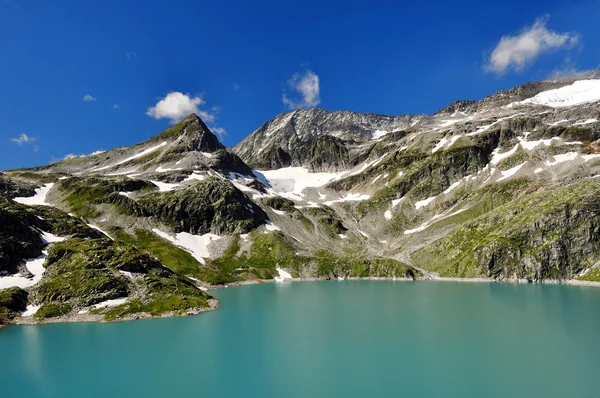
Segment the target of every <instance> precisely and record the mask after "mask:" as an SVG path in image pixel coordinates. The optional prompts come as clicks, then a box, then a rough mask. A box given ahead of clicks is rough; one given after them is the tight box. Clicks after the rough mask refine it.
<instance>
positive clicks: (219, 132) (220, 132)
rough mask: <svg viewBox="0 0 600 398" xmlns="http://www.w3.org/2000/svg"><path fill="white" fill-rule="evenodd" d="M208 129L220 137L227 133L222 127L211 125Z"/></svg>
mask: <svg viewBox="0 0 600 398" xmlns="http://www.w3.org/2000/svg"><path fill="white" fill-rule="evenodd" d="M210 129H211V131H212V132H213V133H215V134H216V135H218V136H219V137H220V138H223V137H225V136H226V135H227V130H225V129H224V128H223V127H211V128H210Z"/></svg>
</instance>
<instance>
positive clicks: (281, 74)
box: [0, 0, 600, 169]
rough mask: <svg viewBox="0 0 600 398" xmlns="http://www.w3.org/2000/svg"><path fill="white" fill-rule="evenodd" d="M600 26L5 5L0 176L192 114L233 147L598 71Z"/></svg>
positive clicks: (388, 7)
mask: <svg viewBox="0 0 600 398" xmlns="http://www.w3.org/2000/svg"><path fill="white" fill-rule="evenodd" d="M415 3H416V4H415ZM492 3H493V4H492ZM599 20H600V1H598V0H594V1H570V2H569V1H552V0H548V1H544V2H537V1H535V2H534V1H531V2H528V1H524V0H521V1H504V2H482V1H453V2H444V3H438V2H433V1H419V2H405V3H403V2H398V1H390V2H378V1H370V2H365V1H326V0H320V1H313V0H307V1H302V2H283V1H269V2H267V1H255V2H246V1H219V2H206V1H178V0H171V1H160V2H159V1H124V0H121V1H112V0H105V1H102V2H92V1H79V0H74V1H61V0H56V1H33V0H0V37H1V39H0V54H1V57H0V60H1V61H0V76H2V79H1V80H0V169H10V168H16V167H25V166H34V165H42V164H46V163H48V162H50V161H52V160H56V159H61V158H63V157H64V156H66V155H67V154H76V155H79V154H88V153H91V152H93V151H96V150H103V149H104V150H105V149H110V148H114V147H117V146H122V145H131V144H134V143H137V142H140V141H143V140H145V139H147V138H149V137H150V136H152V135H156V134H158V133H159V132H160V131H162V130H163V129H164V128H166V127H167V126H168V125H169V123H172V122H173V121H174V120H177V119H178V118H180V117H181V115H182V114H183V113H184V112H187V111H189V110H190V109H192V110H195V109H197V110H198V111H199V112H200V113H201V114H202V115H203V116H204V117H205V118H207V119H209V120H210V125H211V126H212V127H213V128H215V129H216V130H217V131H220V132H221V133H222V134H221V136H222V141H223V142H224V143H225V144H226V145H235V144H236V143H237V142H238V141H239V140H241V139H242V138H243V137H245V136H246V135H248V134H249V133H250V132H252V131H253V130H254V129H256V128H257V127H259V126H260V124H262V123H263V122H264V121H266V120H268V119H271V118H273V117H275V116H276V115H277V114H279V113H281V112H285V111H288V110H289V109H290V108H294V107H311V106H319V107H322V108H325V109H328V110H353V111H357V112H376V113H382V114H390V115H398V114H404V113H419V114H420V113H432V112H434V111H436V110H438V109H440V108H442V107H444V106H445V105H446V104H448V103H450V102H452V101H453V100H456V99H478V98H481V97H484V96H486V95H488V94H491V93H493V92H495V91H498V90H500V89H506V88H510V87H513V86H515V85H518V84H521V83H523V82H526V81H530V80H538V79H545V78H548V77H550V76H552V75H554V74H561V73H575V72H578V71H584V70H590V69H595V68H597V67H598V66H599V65H600V59H599V56H598V54H600V41H599V40H597V39H598V37H600V27H599V26H598V21H599ZM161 101H162V102H161Z"/></svg>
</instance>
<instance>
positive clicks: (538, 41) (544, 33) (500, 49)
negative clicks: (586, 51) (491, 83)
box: [485, 17, 579, 74]
mask: <svg viewBox="0 0 600 398" xmlns="http://www.w3.org/2000/svg"><path fill="white" fill-rule="evenodd" d="M547 22H548V17H543V18H540V19H538V20H537V21H536V22H535V23H534V24H533V25H532V26H528V27H526V28H524V29H523V30H522V31H521V33H519V34H517V35H514V36H510V35H508V36H503V37H502V38H501V39H500V41H499V42H498V44H497V45H496V48H495V49H494V51H493V52H492V53H491V55H490V57H489V60H488V63H487V65H486V67H485V69H486V71H487V72H493V73H496V74H502V73H504V72H506V70H508V69H511V68H512V69H514V70H516V71H520V70H522V69H523V68H525V67H526V66H528V65H530V64H531V63H533V62H534V61H535V59H536V58H537V57H538V56H540V55H541V54H544V53H548V52H551V51H555V50H559V49H563V48H571V47H573V46H574V45H575V44H577V42H578V40H579V37H578V35H577V34H575V33H573V32H564V33H558V32H554V31H551V30H548V28H546V23H547Z"/></svg>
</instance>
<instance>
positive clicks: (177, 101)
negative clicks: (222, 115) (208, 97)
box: [146, 91, 214, 123]
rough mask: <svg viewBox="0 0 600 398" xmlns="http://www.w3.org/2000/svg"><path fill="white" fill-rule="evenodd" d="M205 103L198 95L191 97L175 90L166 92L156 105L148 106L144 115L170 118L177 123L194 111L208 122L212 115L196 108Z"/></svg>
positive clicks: (212, 118) (212, 117)
mask: <svg viewBox="0 0 600 398" xmlns="http://www.w3.org/2000/svg"><path fill="white" fill-rule="evenodd" d="M205 103H206V102H205V101H204V100H203V99H202V98H200V97H191V96H190V95H188V94H183V93H180V92H178V91H175V92H172V93H169V94H167V96H166V97H165V98H163V99H161V100H160V101H158V103H157V104H156V105H154V106H151V107H150V108H148V110H147V111H146V115H148V116H150V117H153V118H154V119H170V120H171V122H172V123H177V122H179V121H180V120H181V119H183V118H184V117H186V116H187V115H189V114H190V113H195V114H197V115H198V116H200V117H201V118H202V119H203V120H205V121H206V122H210V121H212V120H214V116H213V115H211V114H210V113H208V112H205V111H201V110H200V109H199V108H198V107H199V106H200V105H204V104H205ZM205 117H206V119H205Z"/></svg>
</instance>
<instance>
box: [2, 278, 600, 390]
mask: <svg viewBox="0 0 600 398" xmlns="http://www.w3.org/2000/svg"><path fill="white" fill-rule="evenodd" d="M213 293H214V295H215V296H217V297H218V298H219V299H220V300H221V303H220V305H221V308H219V309H218V310H216V311H212V312H209V313H204V314H200V315H198V316H193V317H182V318H169V319H152V320H142V321H134V322H121V323H112V324H101V323H71V324H54V325H39V326H11V327H8V328H6V329H3V330H1V331H0V380H1V383H0V396H2V397H7V398H8V397H61V398H70V397H77V398H79V397H111V398H116V397H291V398H295V397H303V398H304V397H461V398H464V397H546V398H548V397H586V398H592V397H600V289H598V288H593V287H572V286H540V285H512V284H496V283H490V284H488V283H452V282H393V281H319V282H301V283H300V282H296V283H285V284H275V283H268V284H262V285H252V286H242V287H235V288H229V289H223V290H219V291H214V292H213Z"/></svg>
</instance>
